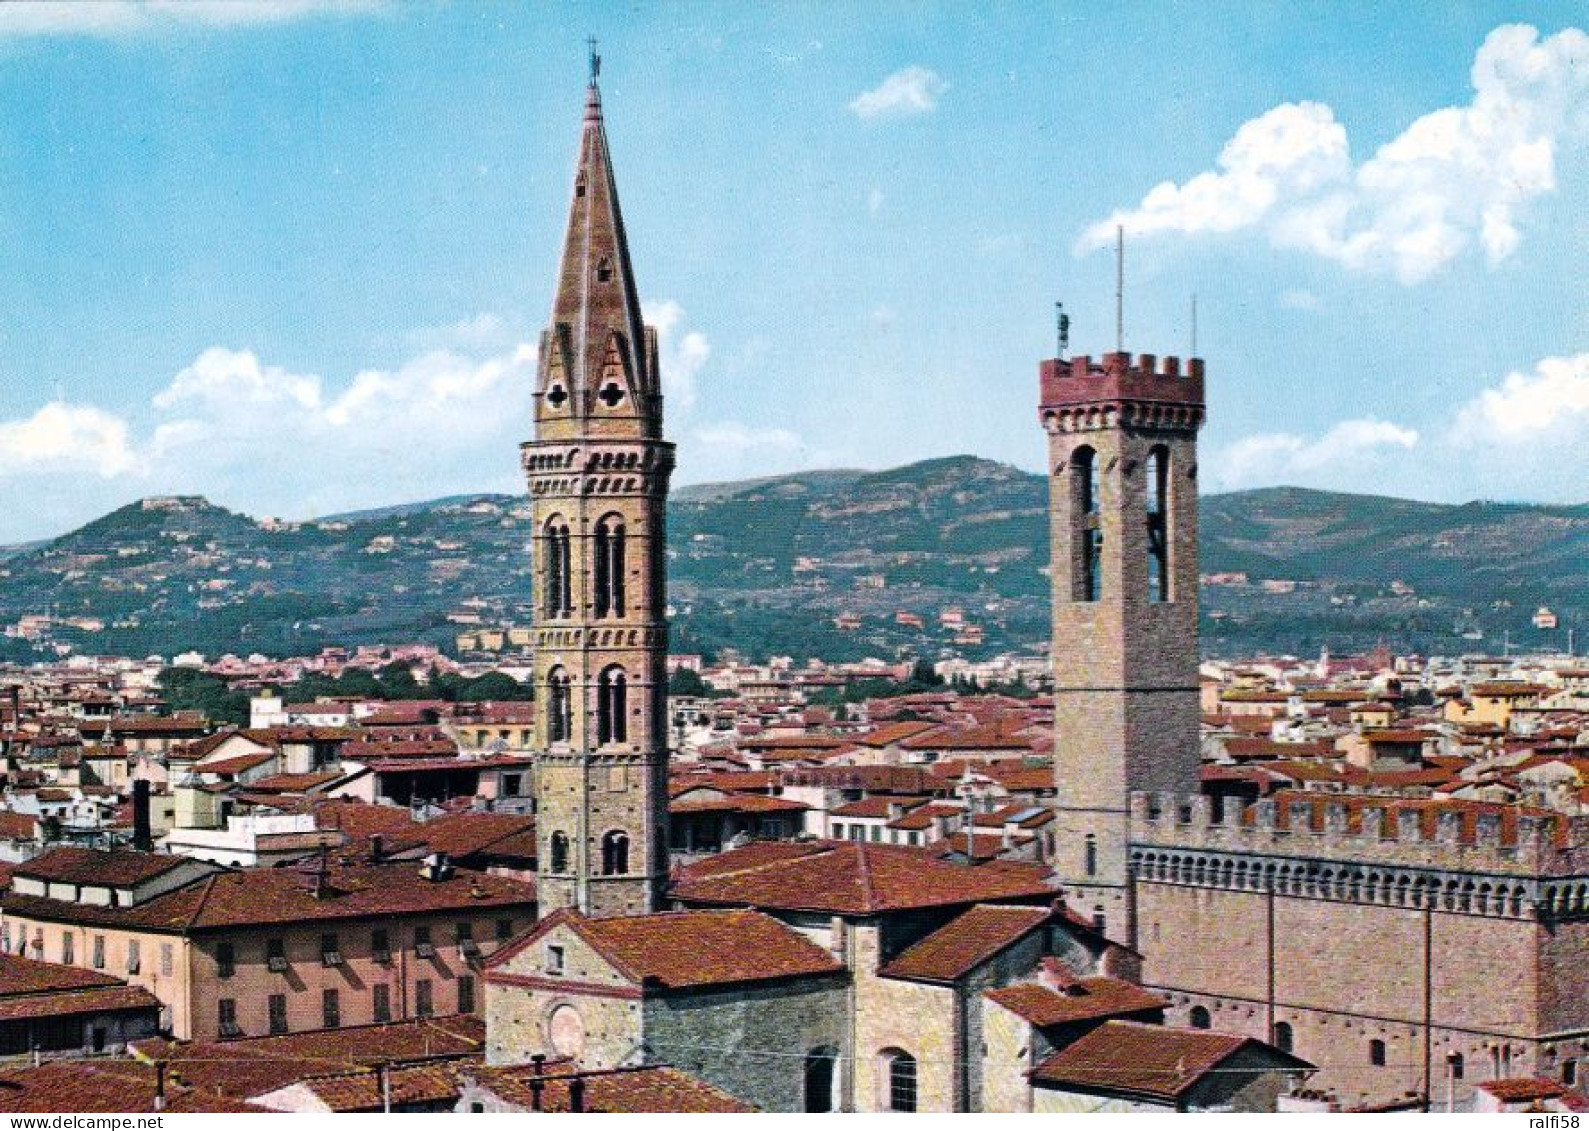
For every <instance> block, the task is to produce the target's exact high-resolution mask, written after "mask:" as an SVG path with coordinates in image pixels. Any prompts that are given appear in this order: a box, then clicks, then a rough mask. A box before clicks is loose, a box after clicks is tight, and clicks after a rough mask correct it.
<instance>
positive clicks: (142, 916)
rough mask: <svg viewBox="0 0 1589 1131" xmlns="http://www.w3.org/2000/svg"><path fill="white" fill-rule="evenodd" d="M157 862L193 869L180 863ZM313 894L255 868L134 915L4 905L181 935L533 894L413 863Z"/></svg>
mask: <svg viewBox="0 0 1589 1131" xmlns="http://www.w3.org/2000/svg"><path fill="white" fill-rule="evenodd" d="M57 851H61V850H57ZM79 851H81V850H79ZM160 859H170V860H175V861H178V862H182V863H186V862H188V861H187V860H186V858H185V857H179V856H174V857H161V858H160ZM311 886H312V885H311V883H310V880H309V877H308V876H306V875H305V874H304V873H303V872H301V871H299V870H298V869H296V868H253V869H249V870H246V871H236V872H230V871H229V872H221V873H218V874H211V875H208V876H205V877H203V878H201V879H199V880H198V881H197V882H195V883H191V884H188V885H186V886H184V887H181V888H178V889H177V890H175V891H172V892H168V893H166V894H164V895H159V896H155V897H153V898H151V899H147V900H145V901H144V902H142V903H140V904H137V905H135V906H133V907H122V908H111V907H95V906H88V905H84V904H77V903H66V902H63V901H61V900H55V899H47V898H45V897H42V896H29V895H22V894H19V893H18V892H16V891H9V892H6V893H5V894H4V896H3V897H0V902H3V906H4V908H5V910H6V911H7V912H8V913H10V914H15V915H24V916H28V917H30V918H41V919H55V920H68V921H71V922H80V923H98V924H103V925H105V926H112V925H116V926H122V925H124V926H127V927H141V928H144V929H146V930H162V931H173V932H184V933H187V932H193V931H204V930H222V929H227V928H238V927H243V928H248V927H258V926H264V925H266V924H270V923H313V922H326V921H329V920H334V919H354V918H368V917H371V916H385V915H413V914H422V913H425V912H439V911H451V910H464V909H478V908H488V907H513V906H525V905H529V904H533V903H534V902H535V889H534V888H533V887H532V886H531V885H529V884H526V883H523V882H521V881H519V880H510V879H506V878H504V877H502V876H491V875H485V874H483V873H478V872H468V871H463V870H459V871H457V872H455V873H454V874H453V875H452V876H451V877H450V878H448V879H445V880H434V881H433V880H428V879H426V878H424V877H423V876H421V875H420V874H419V869H418V867H417V866H416V865H415V864H414V863H413V862H412V861H408V862H397V863H390V864H371V863H366V862H360V863H354V864H346V865H344V864H341V863H339V862H333V863H332V865H331V867H330V870H329V886H328V889H327V894H325V895H323V896H320V897H316V895H315V894H314V892H313V891H312V890H311Z"/></svg>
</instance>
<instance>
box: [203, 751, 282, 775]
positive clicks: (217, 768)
mask: <svg viewBox="0 0 1589 1131" xmlns="http://www.w3.org/2000/svg"><path fill="white" fill-rule="evenodd" d="M275 759H276V754H275V752H274V751H269V750H267V751H264V752H263V753H259V754H239V755H237V756H236V757H233V758H222V759H221V760H220V761H218V762H204V763H202V764H200V765H197V766H195V767H194V769H195V770H197V771H198V772H199V773H201V774H240V773H242V772H244V771H245V770H252V769H253V768H254V767H255V766H263V765H264V764H265V763H267V762H273V761H275Z"/></svg>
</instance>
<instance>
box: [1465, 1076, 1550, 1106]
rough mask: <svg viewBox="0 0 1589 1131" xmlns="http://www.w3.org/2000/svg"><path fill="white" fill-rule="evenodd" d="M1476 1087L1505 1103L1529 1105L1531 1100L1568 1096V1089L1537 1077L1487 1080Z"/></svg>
mask: <svg viewBox="0 0 1589 1131" xmlns="http://www.w3.org/2000/svg"><path fill="white" fill-rule="evenodd" d="M1475 1087H1478V1088H1482V1089H1484V1090H1485V1091H1486V1092H1488V1093H1490V1095H1492V1096H1494V1097H1495V1098H1496V1099H1498V1100H1500V1101H1502V1102H1503V1103H1527V1102H1528V1101H1529V1100H1553V1099H1555V1098H1556V1097H1557V1096H1563V1095H1566V1094H1567V1089H1566V1088H1564V1087H1562V1085H1560V1084H1558V1083H1556V1082H1555V1081H1554V1080H1541V1079H1539V1078H1538V1077H1536V1076H1521V1077H1513V1078H1511V1079H1507V1080H1486V1081H1484V1082H1483V1083H1482V1084H1477V1085H1475Z"/></svg>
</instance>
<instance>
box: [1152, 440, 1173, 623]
mask: <svg viewBox="0 0 1589 1131" xmlns="http://www.w3.org/2000/svg"><path fill="white" fill-rule="evenodd" d="M1169 486H1170V452H1169V449H1168V448H1165V447H1162V446H1161V447H1157V448H1154V449H1153V450H1152V451H1151V452H1149V453H1148V466H1147V491H1148V498H1147V521H1148V600H1149V601H1170V600H1174V594H1173V593H1171V591H1170V546H1169Z"/></svg>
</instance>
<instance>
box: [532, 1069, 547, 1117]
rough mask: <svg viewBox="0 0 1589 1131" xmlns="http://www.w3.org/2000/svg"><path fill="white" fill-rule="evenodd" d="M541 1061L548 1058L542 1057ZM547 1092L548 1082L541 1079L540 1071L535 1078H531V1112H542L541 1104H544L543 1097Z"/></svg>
mask: <svg viewBox="0 0 1589 1131" xmlns="http://www.w3.org/2000/svg"><path fill="white" fill-rule="evenodd" d="M541 1059H542V1060H545V1059H546V1058H545V1057H542V1058H541ZM545 1091H546V1081H545V1080H543V1079H541V1074H540V1072H539V1071H537V1072H536V1073H535V1075H534V1076H531V1077H530V1110H531V1111H540V1110H541V1104H542V1100H541V1095H542V1093H544V1092H545Z"/></svg>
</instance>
